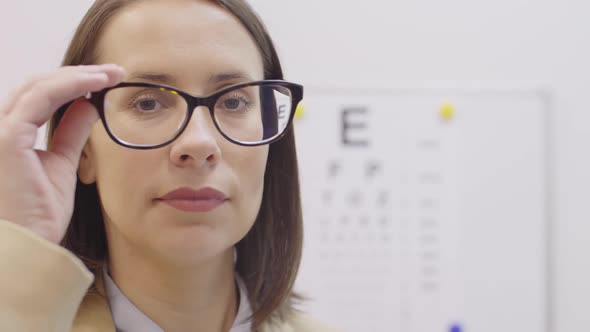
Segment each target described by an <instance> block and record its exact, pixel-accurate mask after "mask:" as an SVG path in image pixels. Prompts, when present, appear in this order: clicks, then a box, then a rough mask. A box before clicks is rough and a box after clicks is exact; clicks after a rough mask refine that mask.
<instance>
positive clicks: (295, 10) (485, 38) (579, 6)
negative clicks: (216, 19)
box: [0, 0, 590, 332]
mask: <svg viewBox="0 0 590 332" xmlns="http://www.w3.org/2000/svg"><path fill="white" fill-rule="evenodd" d="M251 2H252V4H253V5H254V7H255V8H257V9H258V11H259V12H260V14H261V16H262V17H263V18H264V19H265V21H266V23H267V25H268V26H269V28H270V30H271V33H272V35H273V36H274V38H275V39H276V42H277V44H278V47H279V51H280V54H281V56H282V59H283V62H284V65H285V68H286V73H287V76H288V78H289V79H290V80H293V81H299V82H301V83H303V84H305V85H308V86H333V85H336V86H347V87H357V86H366V87H388V86H407V85H411V86H421V85H427V86H470V85H478V86H481V85H488V86H495V87H502V86H507V85H509V86H516V87H539V86H541V87H545V88H547V89H548V90H549V91H550V92H551V93H552V97H553V99H552V100H553V108H552V118H551V121H550V124H551V131H552V137H551V142H552V152H553V158H552V164H553V167H552V168H553V172H552V181H553V191H552V204H553V206H552V211H553V224H552V225H553V226H552V232H551V234H552V248H553V249H552V253H553V263H554V265H553V269H552V273H553V292H554V293H553V300H554V302H553V313H554V317H553V318H554V320H553V321H554V324H553V329H552V331H559V332H577V331H589V330H590V285H588V282H587V281H588V280H590V264H589V261H590V222H589V221H588V220H589V217H590V195H588V193H589V192H590V191H589V189H588V188H590V174H589V173H588V170H590V153H589V152H587V150H590V148H589V147H587V142H590V112H589V111H588V110H587V109H588V104H589V103H588V100H589V98H588V97H589V96H590V65H589V64H588V63H587V62H588V59H590V46H589V45H588V44H589V43H590V41H589V40H588V38H587V36H588V31H589V30H590V20H588V13H589V11H590V3H588V2H587V1H581V0H578V1H574V0H569V1H568V0H560V1H557V0H536V1H533V0H495V1H491V0H489V1H473V0H471V1H469V0H449V1H437V0H430V1H429V0H417V1H377V0H365V1H336V0H323V1H317V0H315V1H313V0H298V1H270V0H251ZM90 3H91V1H90V0H75V1H74V0H69V1H68V0H56V1H31V0H21V1H18V2H17V1H11V2H9V1H6V0H3V1H2V3H1V4H2V10H1V11H0V41H1V42H2V44H1V46H0V50H1V55H0V58H1V59H2V60H3V61H2V62H1V64H0V70H1V73H2V77H1V78H0V88H1V91H7V89H10V88H11V87H13V86H14V85H15V84H18V83H20V82H22V81H23V80H24V78H26V77H28V76H30V75H32V74H34V73H36V72H39V71H44V70H48V69H50V68H52V67H55V66H56V65H57V64H58V63H59V61H60V58H61V55H62V54H63V51H64V48H65V44H66V42H67V41H68V39H69V37H70V36H71V33H72V32H73V30H74V28H75V26H76V23H77V22H78V21H79V19H80V18H81V16H82V15H83V13H84V11H85V9H86V8H87V7H88V6H89V4H90Z"/></svg>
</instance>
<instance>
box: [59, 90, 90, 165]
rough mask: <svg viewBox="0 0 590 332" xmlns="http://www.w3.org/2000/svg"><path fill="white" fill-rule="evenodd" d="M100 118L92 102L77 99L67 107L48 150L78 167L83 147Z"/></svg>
mask: <svg viewBox="0 0 590 332" xmlns="http://www.w3.org/2000/svg"><path fill="white" fill-rule="evenodd" d="M98 119H99V117H98V112H97V111H96V108H95V107H94V106H93V105H92V104H90V103H89V102H87V101H85V100H82V99H77V100H76V101H74V102H73V103H72V105H70V107H69V108H68V109H67V111H66V112H65V114H64V116H63V117H62V119H61V121H60V122H59V125H58V126H57V128H56V129H55V132H54V135H53V138H52V140H51V142H50V147H49V149H48V150H49V151H50V152H53V153H55V154H58V155H62V156H63V157H65V158H66V159H67V160H68V161H70V163H71V164H72V165H73V166H74V168H77V167H78V162H79V161H80V154H81V153H82V149H83V148H84V145H85V144H86V141H87V140H88V137H89V136H90V131H91V130H92V127H93V126H94V124H95V123H96V121H97V120H98Z"/></svg>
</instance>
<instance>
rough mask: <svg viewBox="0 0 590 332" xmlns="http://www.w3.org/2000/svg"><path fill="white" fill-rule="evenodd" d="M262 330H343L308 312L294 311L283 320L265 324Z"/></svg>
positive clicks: (310, 331)
mask: <svg viewBox="0 0 590 332" xmlns="http://www.w3.org/2000/svg"><path fill="white" fill-rule="evenodd" d="M260 332H342V331H341V330H339V329H337V328H336V327H334V326H330V325H329V324H327V323H325V322H322V321H320V320H318V319H316V318H314V317H312V316H310V315H308V314H306V313H303V312H293V313H291V314H290V315H288V316H287V317H285V318H283V319H281V320H274V321H271V322H268V323H265V324H263V326H262V327H261V328H260Z"/></svg>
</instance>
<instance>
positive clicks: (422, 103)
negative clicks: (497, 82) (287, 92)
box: [295, 89, 550, 332]
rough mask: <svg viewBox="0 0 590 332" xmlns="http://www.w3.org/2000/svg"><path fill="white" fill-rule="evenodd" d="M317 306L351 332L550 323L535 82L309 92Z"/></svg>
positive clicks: (310, 239) (308, 257)
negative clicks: (509, 86) (528, 86)
mask: <svg viewBox="0 0 590 332" xmlns="http://www.w3.org/2000/svg"><path fill="white" fill-rule="evenodd" d="M304 105H305V112H304V113H303V116H302V117H301V118H300V119H298V120H296V122H295V130H296V137H297V144H298V154H299V164H300V171H301V184H302V195H303V211H304V223H305V236H306V238H305V245H304V258H303V263H302V267H301V272H300V276H299V279H298V281H297V289H299V290H302V291H303V294H304V295H307V296H308V297H310V298H311V300H310V301H308V302H307V304H306V306H305V307H304V308H305V310H306V311H309V312H311V313H312V314H313V315H314V316H318V317H320V318H321V319H323V320H324V321H327V322H330V323H332V324H335V325H337V326H340V327H342V328H344V329H345V330H347V331H363V332H369V331H377V332H497V331H504V332H523V331H531V332H532V331H535V332H543V331H547V322H548V320H547V317H548V315H549V314H550V313H549V312H548V310H547V308H548V299H549V294H548V292H549V291H548V287H547V285H548V276H547V270H548V268H549V267H548V255H547V251H548V243H547V229H548V225H549V220H548V215H549V211H548V210H549V209H548V206H549V205H548V203H549V202H548V201H547V197H548V195H547V168H548V167H547V143H546V141H547V132H546V129H545V126H546V117H547V114H546V113H547V103H546V101H545V98H544V95H543V94H542V93H539V92H536V91H532V90H531V91H526V90H525V91H491V90H490V91H486V90H464V91H456V92H454V91H437V90H420V89H416V90H401V89H400V90H375V91H371V90H365V91H361V92H358V91H354V90H350V91H346V90H338V89H332V90H331V89H315V90H314V89H308V90H307V91H306V96H305V101H304Z"/></svg>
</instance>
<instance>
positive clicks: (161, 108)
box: [86, 80, 303, 149]
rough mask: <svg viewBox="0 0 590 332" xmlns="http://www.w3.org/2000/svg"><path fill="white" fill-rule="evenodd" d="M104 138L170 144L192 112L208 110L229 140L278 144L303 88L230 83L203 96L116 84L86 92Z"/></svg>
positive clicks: (137, 145)
mask: <svg viewBox="0 0 590 332" xmlns="http://www.w3.org/2000/svg"><path fill="white" fill-rule="evenodd" d="M86 98H87V99H88V100H89V101H90V103H92V104H93V105H94V106H95V107H96V109H97V110H98V113H99V115H100V118H101V120H102V123H103V125H104V127H105V129H106V131H107V133H108V134H109V136H110V137H111V138H112V139H113V140H114V141H115V142H116V143H117V144H119V145H122V146H124V147H128V148H132V149H156V148H160V147H163V146H165V145H167V144H170V143H171V142H173V141H174V140H175V139H177V138H178V137H180V135H181V134H182V133H183V132H184V130H185V129H186V128H187V126H188V123H189V121H190V119H191V117H192V115H193V112H194V110H195V109H196V108H197V107H199V106H205V107H207V108H208V109H209V113H210V115H211V118H212V119H213V123H214V124H215V127H216V128H217V130H218V131H219V133H221V135H222V136H223V137H225V138H226V139H227V140H229V141H230V142H233V143H235V144H238V145H243V146H259V145H264V144H270V143H273V142H275V141H277V140H279V139H280V138H281V137H282V136H283V135H284V134H285V133H286V132H287V129H288V128H289V127H290V125H291V123H292V122H293V117H294V115H295V110H296V108H297V105H298V104H299V102H300V101H301V99H302V98H303V86H301V85H298V84H294V83H289V82H286V81H283V80H264V81H257V82H250V83H242V84H236V85H232V86H229V87H226V88H224V89H221V90H219V91H217V92H215V93H213V94H211V95H209V96H206V97H197V96H192V95H190V94H188V93H186V92H183V91H181V90H178V89H176V88H173V87H170V86H165V85H157V84H150V83H120V84H118V85H116V86H114V87H110V88H107V89H104V90H102V91H99V92H96V93H93V94H89V95H88V96H87V97H86Z"/></svg>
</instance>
